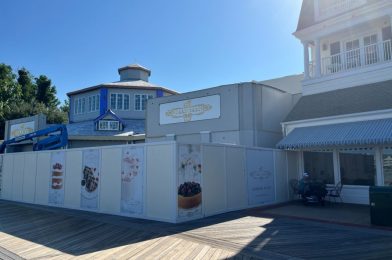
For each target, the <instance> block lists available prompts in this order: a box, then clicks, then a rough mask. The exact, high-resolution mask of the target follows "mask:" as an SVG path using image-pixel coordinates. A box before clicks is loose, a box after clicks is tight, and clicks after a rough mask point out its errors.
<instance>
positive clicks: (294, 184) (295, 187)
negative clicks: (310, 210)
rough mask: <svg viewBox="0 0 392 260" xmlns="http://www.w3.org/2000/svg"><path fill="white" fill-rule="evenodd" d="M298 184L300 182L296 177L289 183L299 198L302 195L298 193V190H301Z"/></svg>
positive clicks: (294, 195) (294, 194) (295, 195)
mask: <svg viewBox="0 0 392 260" xmlns="http://www.w3.org/2000/svg"><path fill="white" fill-rule="evenodd" d="M298 184H299V181H298V180H296V179H291V180H290V181H289V185H290V188H291V191H292V193H293V197H297V198H298V197H299V196H300V195H299V193H298V191H299V190H298Z"/></svg>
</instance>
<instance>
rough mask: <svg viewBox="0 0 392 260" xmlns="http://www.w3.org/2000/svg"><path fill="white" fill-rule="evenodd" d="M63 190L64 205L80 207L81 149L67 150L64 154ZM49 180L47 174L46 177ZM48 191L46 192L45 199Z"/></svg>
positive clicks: (74, 207)
mask: <svg viewBox="0 0 392 260" xmlns="http://www.w3.org/2000/svg"><path fill="white" fill-rule="evenodd" d="M65 158H66V161H65V171H66V173H65V191H64V207H66V208H73V209H80V184H81V181H82V178H81V175H82V158H83V157H82V151H81V150H72V149H70V150H67V153H66V155H65ZM47 182H49V176H48V179H47ZM47 200H48V193H46V201H47Z"/></svg>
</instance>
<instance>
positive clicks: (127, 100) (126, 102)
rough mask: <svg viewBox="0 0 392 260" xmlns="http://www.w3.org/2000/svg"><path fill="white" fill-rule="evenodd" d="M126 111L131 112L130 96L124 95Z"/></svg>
mask: <svg viewBox="0 0 392 260" xmlns="http://www.w3.org/2000/svg"><path fill="white" fill-rule="evenodd" d="M124 110H129V95H128V94H124Z"/></svg>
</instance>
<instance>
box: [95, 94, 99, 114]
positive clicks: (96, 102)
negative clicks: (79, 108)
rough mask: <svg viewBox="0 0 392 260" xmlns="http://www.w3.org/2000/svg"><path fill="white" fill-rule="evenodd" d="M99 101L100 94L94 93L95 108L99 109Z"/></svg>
mask: <svg viewBox="0 0 392 260" xmlns="http://www.w3.org/2000/svg"><path fill="white" fill-rule="evenodd" d="M99 103H100V96H99V95H96V96H95V110H97V111H98V110H99Z"/></svg>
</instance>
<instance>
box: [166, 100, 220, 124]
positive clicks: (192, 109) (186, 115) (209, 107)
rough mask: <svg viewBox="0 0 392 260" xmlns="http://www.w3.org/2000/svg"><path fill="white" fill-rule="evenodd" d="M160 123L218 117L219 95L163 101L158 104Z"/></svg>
mask: <svg viewBox="0 0 392 260" xmlns="http://www.w3.org/2000/svg"><path fill="white" fill-rule="evenodd" d="M159 114H160V117H159V123H160V124H161V125H165V124H173V123H183V122H191V121H199V120H206V119H214V118H219V117H220V96H219V95H213V96H206V97H201V98H193V99H187V100H181V101H177V102H171V103H165V104H161V105H160V106H159Z"/></svg>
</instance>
